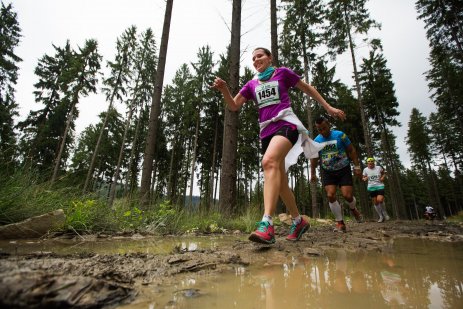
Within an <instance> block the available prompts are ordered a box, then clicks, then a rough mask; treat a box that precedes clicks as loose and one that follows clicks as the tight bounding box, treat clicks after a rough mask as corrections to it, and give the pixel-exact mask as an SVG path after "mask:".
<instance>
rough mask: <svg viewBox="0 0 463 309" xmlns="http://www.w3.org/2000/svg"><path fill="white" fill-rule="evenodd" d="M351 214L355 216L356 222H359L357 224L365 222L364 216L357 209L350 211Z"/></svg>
mask: <svg viewBox="0 0 463 309" xmlns="http://www.w3.org/2000/svg"><path fill="white" fill-rule="evenodd" d="M350 212H351V213H352V214H353V215H354V218H355V221H357V223H362V222H363V217H362V214H361V213H360V211H358V209H357V208H354V209H350Z"/></svg>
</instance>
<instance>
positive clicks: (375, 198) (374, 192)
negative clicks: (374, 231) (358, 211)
mask: <svg viewBox="0 0 463 309" xmlns="http://www.w3.org/2000/svg"><path fill="white" fill-rule="evenodd" d="M385 177H386V172H385V171H384V169H383V168H382V167H381V166H378V165H375V159H374V158H368V159H367V167H365V168H364V169H363V177H362V180H363V181H366V182H368V187H367V190H368V192H369V193H370V197H371V200H372V202H373V206H374V207H375V209H376V212H377V213H378V215H379V220H378V222H384V220H389V219H390V218H389V216H388V214H387V212H386V206H384V178H385Z"/></svg>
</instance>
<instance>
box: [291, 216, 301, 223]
mask: <svg viewBox="0 0 463 309" xmlns="http://www.w3.org/2000/svg"><path fill="white" fill-rule="evenodd" d="M301 220H302V217H301V215H298V216H297V217H296V218H293V224H296V225H297V224H299V223H300V222H301Z"/></svg>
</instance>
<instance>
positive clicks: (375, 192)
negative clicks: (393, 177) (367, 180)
mask: <svg viewBox="0 0 463 309" xmlns="http://www.w3.org/2000/svg"><path fill="white" fill-rule="evenodd" d="M368 192H370V197H377V196H378V195H382V196H384V189H382V190H375V191H368Z"/></svg>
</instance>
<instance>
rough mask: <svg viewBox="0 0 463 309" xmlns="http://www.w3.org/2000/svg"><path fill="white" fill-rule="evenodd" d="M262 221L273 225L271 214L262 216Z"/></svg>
mask: <svg viewBox="0 0 463 309" xmlns="http://www.w3.org/2000/svg"><path fill="white" fill-rule="evenodd" d="M262 221H266V222H268V223H270V225H273V220H272V216H269V215H264V216H263V217H262Z"/></svg>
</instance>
